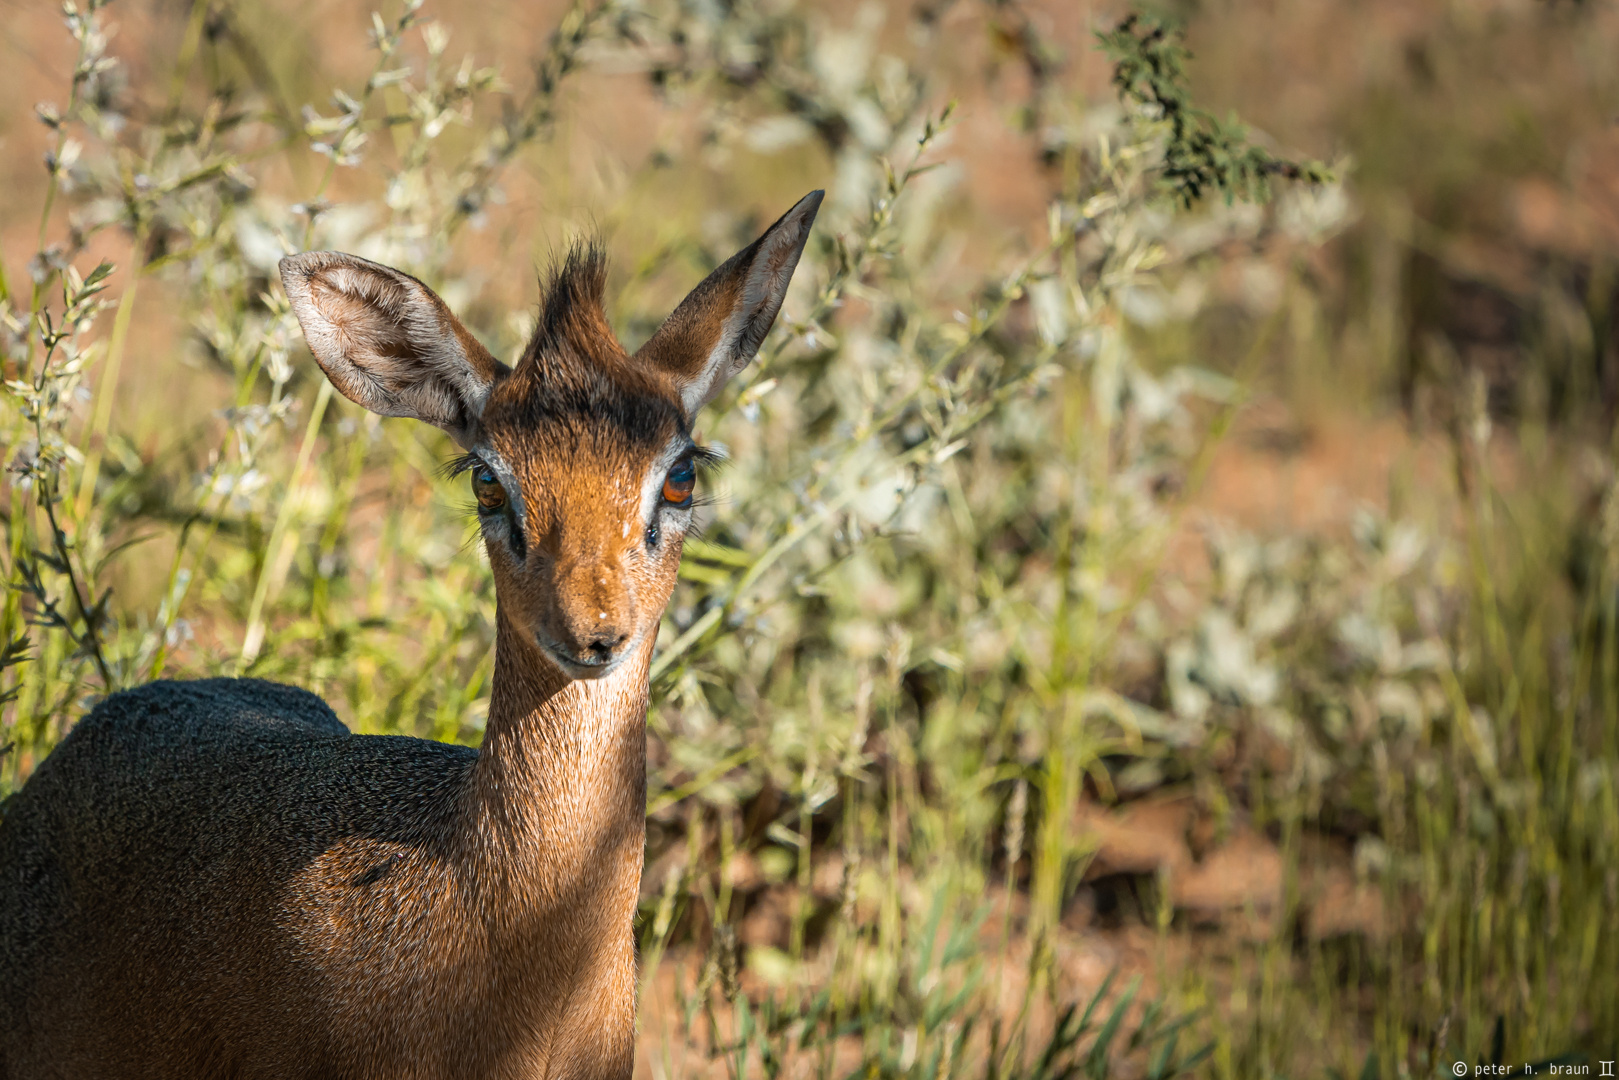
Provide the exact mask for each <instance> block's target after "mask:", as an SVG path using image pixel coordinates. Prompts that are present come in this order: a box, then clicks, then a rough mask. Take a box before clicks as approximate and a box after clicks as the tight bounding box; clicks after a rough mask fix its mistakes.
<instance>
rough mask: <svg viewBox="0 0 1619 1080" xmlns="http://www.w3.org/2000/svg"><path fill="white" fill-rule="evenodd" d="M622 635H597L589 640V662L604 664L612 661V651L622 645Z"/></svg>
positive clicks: (623, 636)
mask: <svg viewBox="0 0 1619 1080" xmlns="http://www.w3.org/2000/svg"><path fill="white" fill-rule="evenodd" d="M626 636H627V635H624V634H597V635H596V636H595V637H594V638H592V639H591V640H590V645H589V646H588V650H589V652H590V658H591V660H593V661H595V662H596V663H598V664H600V663H605V662H606V661H608V660H610V659H612V656H613V650H614V649H616V648H618V647H619V646H620V645H622V644H624V638H625V637H626Z"/></svg>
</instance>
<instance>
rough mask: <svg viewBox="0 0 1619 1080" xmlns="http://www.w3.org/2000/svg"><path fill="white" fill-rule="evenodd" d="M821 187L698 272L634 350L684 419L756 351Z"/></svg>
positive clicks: (772, 319) (804, 236)
mask: <svg viewBox="0 0 1619 1080" xmlns="http://www.w3.org/2000/svg"><path fill="white" fill-rule="evenodd" d="M825 194H826V193H825V192H823V191H812V192H810V193H809V194H808V195H806V196H804V197H803V198H802V199H800V200H798V202H797V204H796V205H794V206H793V208H792V209H791V210H789V211H787V213H785V214H783V215H782V216H781V220H779V221H777V222H776V223H775V224H774V225H772V226H770V228H768V229H766V230H765V231H764V235H762V236H760V237H759V239H757V240H755V241H754V242H753V243H751V244H749V245H748V246H747V247H745V248H743V249H742V250H741V251H739V252H737V253H736V254H735V255H733V256H731V257H730V258H729V259H727V260H726V261H725V262H724V263H722V264H721V265H720V267H719V268H718V269H717V270H715V271H714V272H713V273H712V274H709V275H708V277H706V278H704V279H703V282H702V284H700V285H698V286H697V288H695V289H693V290H692V291H691V295H689V296H687V297H686V299H684V300H682V301H681V302H680V306H679V307H677V308H675V310H674V313H673V314H671V315H670V316H669V318H668V319H667V320H665V321H664V324H663V325H662V326H660V327H659V328H658V332H657V333H655V334H653V335H652V337H651V338H650V339H649V340H648V341H647V343H646V344H645V345H643V346H641V348H640V350H639V351H638V352H637V353H636V354H635V355H636V358H637V359H639V360H641V361H642V362H644V363H646V364H649V365H650V366H652V367H654V368H656V369H658V370H661V371H663V372H664V373H665V374H666V375H667V376H668V377H669V378H670V379H672V380H673V381H674V383H675V386H676V387H677V388H678V389H679V391H680V400H681V405H682V407H683V408H684V409H685V412H686V416H687V417H688V418H690V417H692V416H694V415H696V413H697V410H699V409H701V408H702V407H703V406H704V405H706V404H708V403H709V402H710V401H713V400H714V398H715V397H716V396H718V394H719V392H720V391H721V390H722V389H724V387H725V384H726V383H727V382H728V381H729V380H730V379H731V377H732V376H734V375H735V374H736V373H737V372H739V371H741V370H742V369H743V368H745V367H747V366H748V364H749V363H750V362H751V361H752V360H753V358H754V356H755V355H757V354H758V352H759V346H760V345H761V344H762V343H763V342H764V339H765V335H766V334H768V333H769V332H770V327H771V325H772V324H773V323H774V322H775V321H776V315H777V313H778V312H780V311H781V302H782V300H783V299H784V298H785V297H786V295H787V285H788V283H789V282H791V281H792V279H793V270H794V269H796V268H797V266H798V259H799V256H800V255H802V254H803V253H804V244H805V242H806V241H807V240H808V239H809V233H810V226H811V225H813V224H814V223H815V215H816V212H817V211H819V210H820V208H821V199H822V198H823V197H824V196H825Z"/></svg>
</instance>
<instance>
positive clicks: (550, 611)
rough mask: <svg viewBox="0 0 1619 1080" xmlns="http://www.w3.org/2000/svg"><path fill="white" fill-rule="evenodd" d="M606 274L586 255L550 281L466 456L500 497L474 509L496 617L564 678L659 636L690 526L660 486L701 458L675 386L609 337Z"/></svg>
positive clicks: (607, 667)
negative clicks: (525, 344)
mask: <svg viewBox="0 0 1619 1080" xmlns="http://www.w3.org/2000/svg"><path fill="white" fill-rule="evenodd" d="M604 277H605V264H604V262H603V260H602V257H601V255H600V253H599V252H598V251H595V250H593V249H583V250H576V251H575V252H573V253H572V254H571V255H570V256H569V258H568V260H567V261H566V262H565V263H564V264H563V265H562V267H561V268H560V269H559V270H558V271H557V273H556V274H555V275H554V277H553V280H552V282H551V285H550V288H549V290H548V297H547V302H546V305H545V309H544V313H543V316H542V319H541V323H540V326H539V328H538V329H537V330H536V332H535V335H534V339H533V341H532V342H531V343H530V345H529V348H528V350H527V351H526V353H525V355H524V357H523V360H522V361H521V362H520V363H519V364H518V366H517V368H516V370H515V371H514V372H512V374H511V375H509V376H508V377H506V378H504V379H501V380H500V381H499V382H498V383H496V385H495V387H494V390H493V392H492V393H491V394H490V397H489V400H488V403H487V404H486V406H485V407H484V410H483V415H482V417H481V420H480V424H479V429H478V432H477V435H476V439H475V442H474V445H473V447H472V453H471V454H470V455H469V460H468V465H469V467H471V468H472V469H474V470H476V469H477V468H478V467H479V466H480V465H482V466H487V468H488V470H489V471H490V472H492V473H493V474H494V475H495V477H496V478H497V479H498V480H499V482H500V484H501V487H502V488H503V489H504V494H505V502H504V505H502V506H500V507H498V508H494V509H483V508H481V509H480V513H479V519H480V524H481V527H482V531H483V535H484V542H485V545H486V546H487V549H488V552H489V559H490V563H491V565H492V566H493V569H494V575H495V587H496V590H497V592H498V596H499V603H500V611H501V614H502V618H504V619H506V620H508V625H509V626H510V627H511V629H512V630H514V631H516V633H517V636H518V638H519V640H524V641H527V642H531V643H532V644H533V645H535V646H536V647H537V648H538V650H539V651H540V652H541V653H542V654H543V655H544V656H545V657H546V658H547V659H549V660H550V661H551V662H552V663H554V664H556V666H557V667H559V668H560V669H561V670H562V671H563V673H564V674H566V675H568V676H570V677H573V678H594V677H600V676H602V675H605V674H607V673H608V672H610V671H611V670H613V669H614V668H615V667H617V665H618V664H619V663H620V662H621V661H622V660H623V659H624V658H625V657H626V656H628V655H630V654H632V653H634V652H635V651H636V650H637V649H638V648H639V647H641V646H642V645H643V644H647V643H648V642H649V639H650V638H651V637H653V636H655V635H656V633H657V629H658V621H659V618H660V616H661V614H662V611H663V608H664V605H665V604H666V603H667V602H668V599H669V594H670V592H671V591H672V590H673V588H674V581H675V571H676V568H677V567H678V565H679V561H680V547H681V541H682V540H683V539H684V536H685V533H686V530H687V528H688V527H689V525H690V523H691V503H690V501H688V502H687V503H686V504H685V505H684V506H681V505H672V504H671V503H670V502H669V501H668V500H666V499H665V498H664V494H663V491H664V482H665V478H666V477H667V476H668V474H669V472H670V470H671V469H672V468H674V467H676V466H677V465H679V464H680V463H681V462H682V460H683V459H688V458H690V457H691V456H692V455H694V454H700V453H701V451H700V450H699V449H698V448H697V447H696V446H695V445H694V444H693V442H692V439H691V436H690V428H689V424H688V421H687V419H686V417H685V414H684V412H683V410H682V408H681V404H680V397H679V393H678V391H677V389H676V388H675V387H674V386H673V385H672V384H671V383H670V381H669V380H667V379H666V378H664V377H662V375H661V374H660V373H659V372H658V371H656V370H652V371H649V370H647V369H646V368H645V367H644V366H642V365H637V364H636V363H635V362H634V361H633V360H632V359H631V358H630V357H629V356H628V355H627V354H626V353H625V352H624V350H623V348H622V347H621V346H619V344H618V342H617V340H616V338H614V337H613V336H612V331H611V330H610V329H609V328H608V326H607V322H606V319H605V317H604V316H603V315H602V312H601V293H602V284H603V280H604Z"/></svg>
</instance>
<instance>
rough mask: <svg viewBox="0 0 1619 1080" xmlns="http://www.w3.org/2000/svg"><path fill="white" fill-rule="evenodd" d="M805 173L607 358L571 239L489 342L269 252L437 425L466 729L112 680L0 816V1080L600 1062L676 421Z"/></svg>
mask: <svg viewBox="0 0 1619 1080" xmlns="http://www.w3.org/2000/svg"><path fill="white" fill-rule="evenodd" d="M820 204H821V192H819V191H817V192H812V193H811V194H809V195H807V196H805V198H804V199H802V200H801V201H800V202H799V203H798V204H797V205H796V206H794V207H793V208H792V209H791V210H789V211H788V212H787V214H786V215H785V216H783V217H782V219H781V220H780V221H778V222H776V223H775V224H774V225H772V226H771V227H770V228H769V229H768V230H766V232H765V233H764V235H763V236H761V237H760V238H759V239H758V240H756V241H754V243H752V244H751V245H749V246H748V247H747V248H744V249H743V250H742V251H741V252H739V253H737V254H736V255H735V256H733V257H732V258H731V259H730V260H729V261H728V262H726V263H725V264H724V265H722V266H721V267H720V268H719V269H717V270H715V271H714V272H713V273H712V274H711V275H709V277H708V278H707V279H706V280H704V281H703V282H702V284H700V285H698V286H697V288H696V289H695V290H694V291H693V292H692V293H691V295H690V296H688V297H687V298H686V299H685V300H684V301H683V302H682V303H681V304H680V306H679V307H678V308H676V309H675V311H674V313H673V314H672V315H671V316H670V317H669V318H668V320H667V321H666V322H665V323H664V324H663V326H662V328H660V329H659V330H658V332H657V333H656V334H654V335H653V337H652V338H651V339H650V340H649V341H648V342H647V343H646V344H645V345H644V346H642V347H641V349H640V350H638V351H637V352H636V353H635V354H634V355H633V356H632V355H629V354H627V353H626V352H625V351H624V349H623V348H622V347H621V346H620V345H619V343H618V341H617V340H616V339H615V338H614V336H613V333H612V331H611V330H610V329H609V327H608V324H607V320H606V317H605V316H604V315H603V312H602V293H603V287H604V281H605V265H604V262H603V258H602V256H601V255H600V253H599V252H597V251H595V250H594V249H588V248H587V249H575V250H574V251H573V253H572V254H570V255H569V256H568V258H567V260H566V261H565V263H564V264H563V265H562V267H561V268H560V270H559V271H558V272H557V273H556V275H555V277H554V280H553V281H552V282H551V286H550V289H549V293H548V295H547V297H546V300H545V303H544V307H543V310H542V313H541V317H540V320H539V325H538V327H537V329H536V330H535V332H534V337H533V340H532V342H531V343H530V344H529V346H528V349H527V351H526V352H525V353H524V355H523V358H522V360H521V361H519V363H518V364H517V366H516V367H515V368H507V367H506V366H505V365H504V364H502V363H500V362H499V361H497V360H496V359H495V358H494V357H493V356H491V355H490V354H489V352H488V351H487V350H486V349H484V347H483V346H482V345H480V344H479V343H478V341H477V339H475V338H474V337H473V336H472V334H471V333H469V332H468V331H467V330H466V328H465V327H463V326H462V325H461V323H460V322H459V321H458V320H457V319H456V317H455V316H454V315H452V314H451V313H450V311H449V309H448V308H447V307H446V306H445V305H444V303H443V301H441V300H440V299H439V298H438V297H437V296H436V295H434V294H433V293H432V291H430V290H429V289H428V288H427V287H426V286H425V285H423V284H422V283H421V282H419V281H417V280H416V279H415V278H412V277H409V276H408V275H406V274H402V273H400V272H399V271H397V270H392V269H389V268H388V267H385V266H379V265H377V264H375V263H371V262H367V261H366V260H364V259H359V258H355V257H354V256H352V255H342V254H337V253H334V252H311V253H308V254H305V255H294V256H289V257H288V258H286V259H283V260H282V262H281V279H282V282H283V284H284V285H285V287H286V292H287V297H288V299H289V300H290V301H291V303H292V309H293V311H294V312H295V313H296V315H297V317H298V320H299V322H300V323H301V324H302V325H303V330H304V336H305V337H306V338H307V340H308V342H309V347H310V349H311V351H312V352H313V353H314V355H315V359H316V360H317V361H319V363H320V366H321V367H322V368H323V369H324V370H325V372H326V375H327V377H328V378H330V379H331V381H332V384H333V385H334V386H335V387H336V388H337V389H338V390H339V391H340V392H342V393H343V394H344V395H345V396H347V397H348V398H349V399H350V400H352V401H355V402H357V403H359V404H360V405H363V406H364V407H366V408H367V409H370V410H372V411H373V412H377V413H381V414H382V415H384V416H411V417H415V418H416V419H418V420H425V421H427V422H428V423H430V424H433V425H436V426H437V427H440V428H442V429H443V430H445V431H446V432H448V433H449V434H450V436H451V437H452V438H453V439H454V440H455V441H456V442H457V443H458V444H460V446H461V447H462V449H463V450H465V451H466V456H465V457H464V458H463V459H462V462H461V464H462V465H464V467H465V469H466V471H467V472H469V473H470V474H471V483H472V491H473V494H474V496H475V497H476V499H477V506H478V509H477V512H478V520H479V523H480V526H481V528H482V532H483V537H484V544H485V546H486V548H487V549H488V553H489V562H490V566H491V568H492V570H493V573H494V580H495V594H496V598H497V610H496V623H497V629H496V637H495V674H494V683H493V689H492V691H491V696H490V702H489V718H488V725H487V729H486V734H485V736H484V741H483V746H482V749H480V750H471V749H468V748H465V747H461V746H451V745H447V744H443V743H436V742H429V741H424V740H421V739H413V738H406V737H402V736H360V735H350V734H349V733H348V731H347V730H346V729H345V728H344V727H343V725H342V724H341V723H340V722H339V721H338V719H337V717H336V716H335V715H333V713H332V711H331V709H329V708H328V707H327V706H326V704H325V703H324V702H322V701H321V700H320V699H319V698H317V697H315V696H314V695H312V694H309V693H307V692H305V691H302V690H298V689H295V688H293V687H289V686H281V685H277V684H274V683H268V682H261V681H258V680H254V679H240V680H232V679H207V680H203V681H199V682H157V683H152V684H150V685H148V686H143V687H141V688H139V689H136V690H130V691H127V692H124V693H120V694H115V695H113V696H112V697H109V698H108V699H107V700H106V701H104V702H102V703H101V704H100V705H99V706H98V707H97V708H96V709H95V710H94V711H92V712H91V713H90V715H89V716H88V717H86V718H85V719H84V720H83V721H82V722H80V723H79V725H78V726H77V727H76V728H75V729H74V730H73V731H72V732H71V733H70V734H69V735H68V736H67V738H66V739H64V740H63V741H62V743H61V745H60V746H58V747H57V749H56V750H55V752H54V753H52V754H51V755H50V757H48V758H47V759H46V760H45V761H44V762H43V763H42V764H41V765H40V766H39V768H38V770H37V771H36V772H35V774H34V776H33V777H32V779H30V780H29V782H28V784H27V785H26V786H25V787H24V788H23V789H22V791H21V792H19V793H18V794H17V795H16V797H15V798H14V799H12V800H11V801H10V802H9V804H7V805H6V806H5V808H4V821H3V823H0V1080H24V1078H29V1080H32V1078H35V1077H75V1078H89V1077H119V1078H123V1077H184V1078H188V1080H190V1078H198V1077H244V1078H245V1077H277V1078H287V1077H308V1078H311V1080H313V1078H321V1080H335V1078H348V1077H353V1078H359V1077H379V1078H380V1077H388V1078H404V1077H422V1078H426V1077H435V1078H436V1077H547V1078H558V1080H561V1078H575V1077H581V1078H598V1077H599V1078H608V1077H612V1078H625V1077H628V1076H629V1075H630V1073H631V1071H632V1065H633V1060H634V1026H635V982H636V980H635V966H636V964H635V944H634V941H633V938H632V934H631V919H632V917H633V915H634V912H635V906H636V897H637V893H638V885H639V880H640V874H641V857H642V847H643V844H644V838H645V817H644V812H645V805H646V796H645V789H646V736H645V729H644V726H643V725H644V722H645V716H646V708H647V681H648V671H649V665H650V660H651V655H652V647H653V642H654V640H655V638H656V636H657V632H658V624H659V619H660V616H661V615H662V612H663V609H664V606H665V605H666V604H667V603H668V600H669V595H670V592H671V590H672V589H673V587H674V582H675V571H676V567H677V565H678V564H679V561H680V549H681V544H682V541H683V538H684V535H685V532H686V529H687V527H688V526H689V525H690V523H691V515H692V491H693V485H694V483H695V471H694V465H695V463H696V462H697V460H698V459H700V458H701V457H702V455H703V453H704V451H703V450H702V448H701V447H699V446H698V445H697V444H696V443H695V442H694V441H693V438H692V422H693V419H694V418H695V417H696V415H697V412H698V410H699V409H701V408H702V407H703V405H705V404H706V403H707V402H709V401H710V400H712V399H713V398H714V396H715V395H716V394H718V393H719V392H720V389H721V387H723V386H724V385H725V382H726V380H728V379H730V378H731V377H732V376H733V375H735V374H736V373H737V372H738V371H740V370H741V369H742V368H743V367H744V366H746V365H747V363H748V362H749V361H750V360H751V359H752V358H753V356H754V354H755V353H756V352H757V351H758V348H759V345H760V343H761V342H762V341H763V340H764V337H765V334H766V333H767V332H768V331H769V329H770V327H771V324H772V323H773V322H774V321H775V318H776V313H777V312H778V310H780V308H781V303H782V297H783V295H784V294H785V292H786V291H787V284H788V282H789V280H790V279H791V278H792V274H793V270H794V268H795V267H796V266H797V265H798V259H799V255H800V254H801V253H802V251H803V249H804V242H805V240H806V239H807V237H808V235H809V230H810V225H811V223H812V222H813V221H814V219H815V214H816V211H817V210H818V209H819V207H820Z"/></svg>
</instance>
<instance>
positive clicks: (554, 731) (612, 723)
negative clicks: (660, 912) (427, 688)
mask: <svg viewBox="0 0 1619 1080" xmlns="http://www.w3.org/2000/svg"><path fill="white" fill-rule="evenodd" d="M651 654H652V642H651V641H650V640H649V641H647V642H645V643H644V644H643V645H642V646H641V647H640V648H639V649H638V650H637V651H636V652H635V653H634V654H633V655H630V656H627V657H625V658H624V660H623V662H622V663H620V664H619V666H618V667H617V668H616V669H615V670H614V671H613V672H612V673H611V674H609V675H606V676H604V677H603V678H600V679H589V680H584V679H580V680H574V679H569V678H567V677H566V676H564V675H563V674H561V673H560V672H559V671H558V670H557V669H556V668H555V667H554V666H553V665H552V664H551V662H550V661H549V660H547V659H546V658H545V657H544V656H543V655H542V654H541V653H540V651H539V647H538V646H537V645H536V644H534V643H533V642H532V641H531V640H530V639H529V638H528V637H527V636H526V635H524V634H522V633H520V632H519V631H517V630H516V629H514V628H513V627H512V626H511V625H510V624H509V623H508V622H507V621H506V619H505V618H504V617H503V616H501V615H500V614H499V613H498V611H497V614H496V636H495V672H494V680H493V686H492V688H491V693H490V700H489V720H488V724H487V727H486V728H485V734H484V741H483V748H482V750H481V751H480V752H479V757H478V762H477V764H476V766H474V769H473V774H472V784H471V791H472V795H473V806H474V815H475V827H474V832H475V834H476V836H477V841H478V843H477V847H478V849H479V852H478V853H479V854H480V855H482V856H484V857H485V858H486V859H487V860H488V864H489V865H488V866H487V869H488V870H489V871H492V876H493V877H494V879H495V880H497V881H498V882H500V884H502V885H504V886H506V887H515V888H516V889H517V890H518V891H519V893H520V894H522V895H527V896H529V897H531V898H532V899H533V900H534V901H536V902H538V903H539V904H541V905H544V906H550V905H551V904H559V903H565V902H567V901H568V900H569V898H570V897H572V896H575V895H577V894H578V893H579V892H580V891H581V890H583V892H584V893H585V894H586V895H589V894H590V893H591V892H592V891H593V890H595V889H599V888H606V887H610V886H611V885H614V884H618V883H619V880H618V879H620V878H621V877H623V876H624V875H629V876H631V877H638V876H639V874H640V870H641V855H642V849H643V847H644V845H645V839H646V726H645V725H646V709H647V675H648V670H649V665H650V661H651ZM509 895H511V894H509V893H508V896H509ZM598 895H599V894H598Z"/></svg>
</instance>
